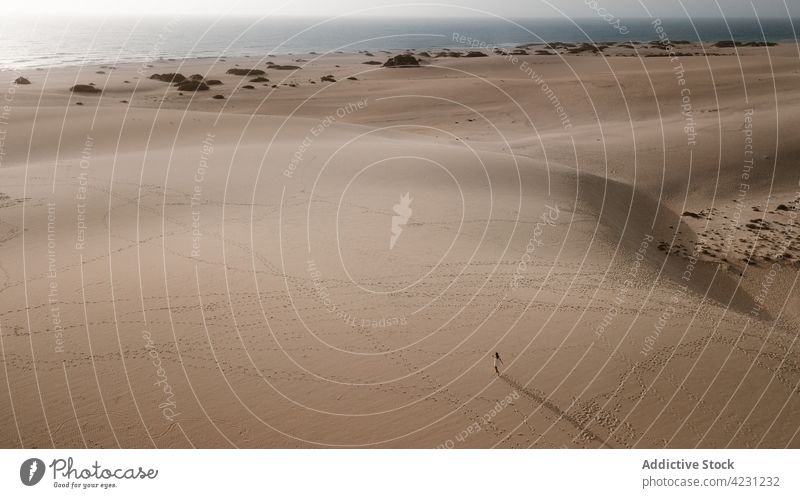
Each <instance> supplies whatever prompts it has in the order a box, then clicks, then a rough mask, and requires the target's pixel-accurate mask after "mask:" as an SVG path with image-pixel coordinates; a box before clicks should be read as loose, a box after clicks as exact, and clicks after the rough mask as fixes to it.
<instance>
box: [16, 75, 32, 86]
mask: <svg viewBox="0 0 800 498" xmlns="http://www.w3.org/2000/svg"><path fill="white" fill-rule="evenodd" d="M14 83H16V84H17V85H30V84H31V81H30V80H29V79H28V78H25V77H23V76H20V77H19V78H17V79H15V80H14Z"/></svg>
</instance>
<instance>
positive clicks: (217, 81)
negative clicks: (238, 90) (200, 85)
mask: <svg viewBox="0 0 800 498" xmlns="http://www.w3.org/2000/svg"><path fill="white" fill-rule="evenodd" d="M205 83H206V85H208V86H214V85H221V84H222V82H221V81H220V80H206V81H205Z"/></svg>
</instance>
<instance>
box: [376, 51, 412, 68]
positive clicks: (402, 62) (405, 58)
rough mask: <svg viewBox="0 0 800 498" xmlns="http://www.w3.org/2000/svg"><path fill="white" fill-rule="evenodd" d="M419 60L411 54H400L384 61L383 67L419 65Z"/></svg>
mask: <svg viewBox="0 0 800 498" xmlns="http://www.w3.org/2000/svg"><path fill="white" fill-rule="evenodd" d="M417 66H419V60H418V59H417V58H416V57H414V56H413V55H411V54H400V55H396V56H394V57H390V58H389V60H387V61H386V62H384V63H383V67H417Z"/></svg>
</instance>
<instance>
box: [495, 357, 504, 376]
mask: <svg viewBox="0 0 800 498" xmlns="http://www.w3.org/2000/svg"><path fill="white" fill-rule="evenodd" d="M502 364H503V360H501V359H500V353H498V352H496V351H495V353H494V373H496V374H497V375H500V366H501V365H502Z"/></svg>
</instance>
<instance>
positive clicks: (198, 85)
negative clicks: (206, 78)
mask: <svg viewBox="0 0 800 498" xmlns="http://www.w3.org/2000/svg"><path fill="white" fill-rule="evenodd" d="M176 86H177V87H178V90H179V91H181V92H199V91H203V90H208V85H206V84H205V83H203V82H202V81H195V80H187V81H184V82H183V83H178V84H177V85H176Z"/></svg>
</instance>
